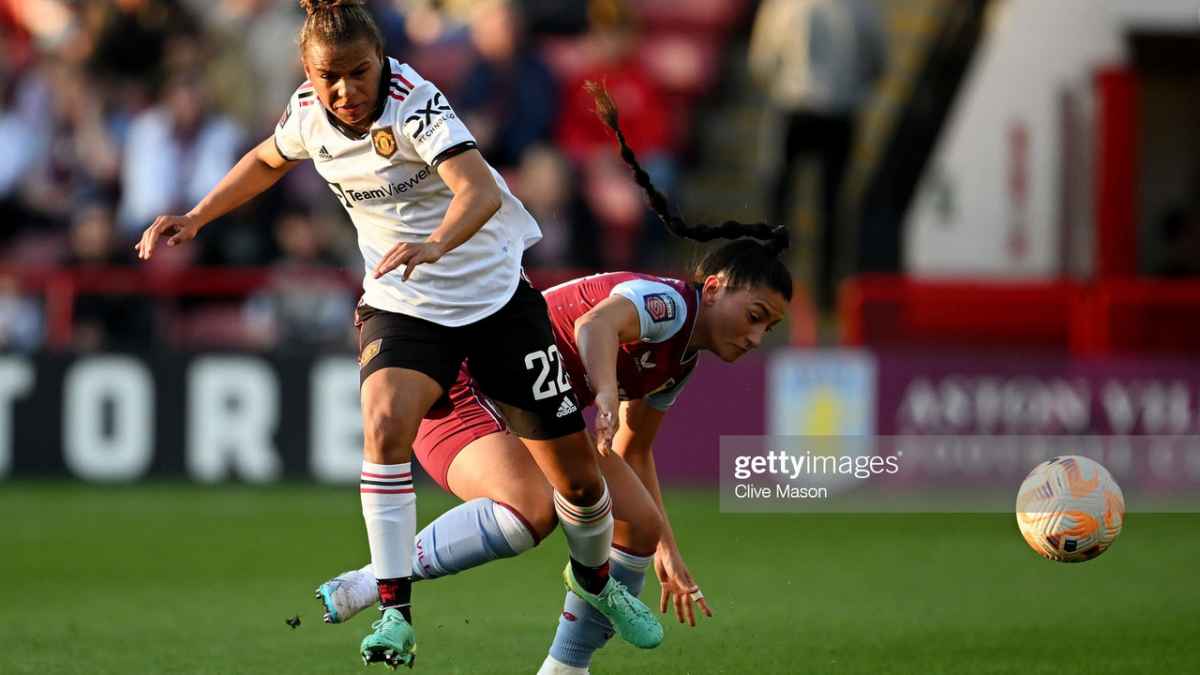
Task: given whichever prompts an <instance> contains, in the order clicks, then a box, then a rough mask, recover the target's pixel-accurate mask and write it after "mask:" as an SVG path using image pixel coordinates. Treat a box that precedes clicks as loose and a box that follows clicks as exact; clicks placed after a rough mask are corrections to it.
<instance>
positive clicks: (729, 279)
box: [317, 88, 792, 673]
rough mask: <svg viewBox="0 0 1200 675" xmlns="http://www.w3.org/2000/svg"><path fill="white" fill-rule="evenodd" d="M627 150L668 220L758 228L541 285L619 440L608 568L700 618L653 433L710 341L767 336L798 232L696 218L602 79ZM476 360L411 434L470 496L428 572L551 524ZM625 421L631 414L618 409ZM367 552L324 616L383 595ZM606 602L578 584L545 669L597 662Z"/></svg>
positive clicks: (426, 545)
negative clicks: (714, 243)
mask: <svg viewBox="0 0 1200 675" xmlns="http://www.w3.org/2000/svg"><path fill="white" fill-rule="evenodd" d="M593 94H594V95H595V96H596V97H597V103H598V109H599V111H600V112H601V116H602V117H603V118H604V119H605V120H606V122H608V124H609V126H611V127H612V128H613V129H614V130H615V131H616V133H617V138H618V141H619V142H620V144H621V153H622V156H623V157H624V158H625V160H626V161H627V162H628V163H629V164H630V166H631V167H632V168H633V170H634V175H635V177H636V179H637V182H638V183H639V184H640V185H641V186H642V187H643V188H644V189H645V190H646V192H647V194H648V195H649V197H650V201H651V204H652V205H653V206H654V209H655V211H656V212H657V213H658V214H659V215H660V217H662V218H663V220H664V222H666V223H667V225H668V227H669V228H670V229H671V231H672V232H675V233H676V234H680V235H682V236H684V237H689V238H696V239H701V240H707V239H711V238H713V237H714V236H723V237H731V238H736V237H741V236H744V235H749V236H751V237H756V238H760V239H763V240H765V241H766V244H765V245H764V244H760V243H758V242H755V241H751V240H748V239H742V240H739V241H735V242H732V243H729V244H726V245H724V246H722V247H721V248H719V249H717V250H715V251H713V252H712V253H710V254H709V255H708V256H706V257H705V258H704V259H703V261H702V262H701V263H700V265H699V266H698V269H697V270H696V275H695V282H694V283H687V282H683V281H678V280H674V279H665V278H660V277H655V276H650V275H646V274H634V273H628V272H618V273H612V274H599V275H595V276H590V277H584V278H582V279H576V280H574V281H570V282H567V283H565V284H562V285H560V286H556V287H554V288H552V289H550V290H548V291H546V292H545V296H546V300H547V303H548V304H549V307H550V319H551V323H552V324H553V325H554V331H555V341H556V345H557V353H558V355H559V357H560V358H561V360H562V363H563V364H565V366H566V372H567V374H568V375H569V377H570V380H571V382H572V383H573V384H574V389H575V392H576V394H577V395H578V396H579V403H580V404H582V405H588V404H590V403H593V402H594V403H595V405H596V407H597V413H598V414H597V428H596V434H597V444H598V445H599V446H600V448H601V450H602V451H604V450H606V449H608V448H612V449H613V450H615V451H616V452H615V454H606V455H604V456H603V457H602V458H601V461H600V466H601V469H602V471H603V472H604V476H605V479H606V481H607V484H608V486H609V489H610V490H611V491H612V496H613V514H614V517H615V518H616V521H617V522H616V531H615V537H614V541H613V550H612V560H611V562H612V564H611V570H612V574H613V575H614V576H617V577H618V578H619V579H620V580H621V581H622V582H623V583H625V585H626V586H627V587H628V588H629V589H630V590H631V591H632V592H634V593H635V594H636V593H638V592H639V591H640V590H641V588H642V585H643V582H644V572H645V570H646V568H647V567H648V566H649V564H650V562H651V560H652V559H653V560H654V561H655V571H656V573H657V574H658V577H659V580H660V582H661V586H662V594H661V597H660V609H661V610H662V611H663V612H665V611H666V610H667V605H668V602H673V603H674V605H675V612H676V615H677V617H678V618H679V620H680V621H681V622H683V621H685V620H686V621H687V622H688V623H690V624H692V625H695V615H694V608H693V604H692V603H693V602H699V604H700V607H701V609H702V610H703V611H704V612H705V613H706V614H708V615H709V616H711V612H710V610H709V608H708V604H707V602H706V601H705V600H704V597H703V595H702V594H701V593H700V589H699V587H698V586H697V585H696V583H695V582H694V581H693V579H692V577H691V574H690V572H689V571H688V569H687V566H686V565H685V564H684V562H683V559H682V556H681V555H680V552H679V548H678V545H677V543H676V541H675V536H674V533H673V532H672V530H671V526H670V521H669V519H668V518H667V515H666V511H665V508H664V506H663V503H662V496H661V493H660V490H659V485H658V478H657V475H656V471H655V467H654V457H653V454H652V452H651V448H652V446H653V443H654V438H655V435H656V434H657V432H658V428H659V425H660V424H661V422H662V419H663V416H664V415H665V414H666V411H667V410H668V409H669V408H670V406H671V405H672V404H673V403H674V401H675V399H676V397H677V396H678V395H679V392H680V390H681V389H682V387H683V385H684V383H685V382H686V381H687V379H688V378H689V377H690V375H691V373H692V369H693V368H694V367H695V365H696V362H697V360H698V358H697V357H698V355H699V352H701V351H709V352H712V353H714V354H716V355H717V357H718V358H720V359H721V360H723V361H726V362H732V361H735V360H737V359H738V358H740V357H741V356H742V355H744V354H745V353H746V352H748V351H749V350H751V349H754V348H755V347H757V346H758V345H759V343H760V342H761V340H762V337H763V335H764V333H765V332H766V331H768V330H770V328H771V327H772V326H774V325H775V324H776V323H777V322H778V321H779V320H780V319H782V318H783V316H784V313H785V312H786V309H787V305H788V302H789V301H790V299H791V296H792V279H791V276H790V275H789V273H788V270H787V268H786V267H785V266H784V265H783V263H782V262H780V260H779V258H778V254H779V252H780V251H781V250H782V249H783V248H784V247H785V246H786V245H787V232H786V230H784V229H782V228H769V227H767V226H765V225H762V224H755V225H743V224H740V223H733V222H728V223H725V224H723V225H721V226H719V227H716V228H708V227H704V226H689V225H687V224H686V223H684V222H683V221H682V220H680V219H679V218H676V217H673V216H671V215H670V214H669V212H668V210H667V204H666V200H665V198H663V197H662V195H661V194H660V193H658V191H657V190H656V189H655V188H654V186H653V185H652V184H651V183H650V180H649V178H648V176H647V175H646V174H645V172H644V171H642V169H641V167H640V166H639V165H638V163H637V159H636V157H635V156H634V154H633V152H632V151H631V150H630V149H629V147H628V146H627V145H626V143H625V140H624V136H623V135H622V134H621V131H620V127H619V126H618V124H617V120H616V110H615V108H614V107H613V106H612V103H611V101H610V100H609V99H608V97H607V96H606V95H605V94H604V92H603V90H602V89H600V88H593ZM472 368H473V364H471V363H469V362H468V364H467V366H466V367H465V368H464V369H463V370H462V372H461V373H460V374H459V378H458V381H457V382H456V383H455V385H454V387H453V388H452V389H451V392H450V398H451V401H452V403H453V409H452V410H451V411H450V413H449V414H447V415H445V416H443V417H438V418H431V419H426V420H425V421H424V422H423V423H422V425H421V429H420V432H419V433H418V435H417V441H416V444H415V446H414V449H415V451H416V454H417V458H418V459H419V460H420V462H421V465H422V466H423V467H424V468H425V469H426V471H427V472H428V473H429V474H430V475H431V476H432V477H433V479H434V480H436V481H437V482H438V484H439V485H441V486H442V487H443V488H444V489H446V490H447V491H449V492H451V493H453V494H455V495H457V496H458V497H459V498H461V499H463V500H464V502H465V503H463V504H461V505H459V506H457V507H455V508H454V509H451V510H450V511H448V512H446V513H445V514H443V515H442V516H441V517H439V518H438V519H437V520H435V521H434V522H433V523H431V524H430V525H429V526H428V527H426V528H425V529H424V530H422V531H421V533H420V534H419V535H417V542H416V545H415V547H414V548H415V556H416V557H415V559H414V561H413V568H414V571H415V574H416V575H417V576H418V577H420V578H425V579H429V578H436V577H440V576H445V575H447V574H454V573H456V572H461V571H463V570H465V569H469V568H471V567H475V566H477V565H481V564H483V563H486V562H488V561H491V560H495V559H497V558H502V557H511V556H514V555H517V554H519V553H521V552H523V551H525V550H528V549H530V548H532V547H533V546H534V545H536V543H537V542H538V541H540V540H541V539H542V538H543V537H545V536H546V535H547V534H548V533H549V532H550V531H551V530H553V529H554V525H555V510H554V509H552V508H551V492H552V491H551V487H550V486H549V485H548V484H547V483H546V482H545V481H544V480H543V479H542V478H541V476H540V475H539V473H538V471H537V467H536V465H535V464H534V462H533V461H532V459H531V458H530V456H529V453H528V452H526V451H525V448H524V447H523V445H522V444H521V442H520V441H519V440H518V439H516V438H514V437H513V436H512V435H510V434H508V433H506V431H505V426H504V424H503V422H502V420H501V418H500V417H499V416H498V415H496V414H495V413H494V411H493V410H492V408H491V406H490V404H489V401H488V400H487V398H486V397H485V396H481V395H480V393H479V391H478V386H477V385H476V383H475V382H474V381H473V378H472V373H471V369H472ZM617 420H620V424H619V425H618V424H617V422H616V421H617ZM374 589H375V584H374V579H373V578H372V577H371V574H370V567H369V566H368V567H365V568H363V569H362V570H353V571H350V572H346V573H344V574H342V575H339V576H338V577H337V578H335V579H333V580H331V581H329V582H326V583H325V584H322V585H321V587H320V588H318V589H317V597H318V598H319V599H320V600H321V601H322V603H323V604H324V606H325V612H326V616H325V620H326V621H327V622H330V623H338V622H341V621H345V620H346V619H348V618H349V617H351V616H353V615H354V614H355V613H357V612H358V611H361V610H362V609H364V608H366V607H368V606H370V605H371V604H372V603H373V602H374ZM609 630H610V629H609V625H608V624H607V622H605V621H604V619H603V617H602V616H600V615H599V614H597V613H596V612H595V611H594V610H592V609H590V608H589V607H588V606H587V605H586V604H584V603H582V602H580V601H579V599H578V598H576V597H574V596H573V595H572V594H570V593H568V594H567V597H566V601H565V606H564V609H563V613H562V616H561V618H560V619H559V628H558V632H557V634H556V636H555V640H554V644H553V645H552V646H551V649H550V654H549V656H548V657H547V658H546V661H545V663H544V664H543V666H542V671H541V672H542V673H583V672H586V669H587V667H588V664H589V663H590V660H591V656H592V654H593V653H594V652H595V650H596V649H598V648H599V647H600V646H602V645H603V644H604V643H605V642H606V640H607V637H608V635H610V633H609Z"/></svg>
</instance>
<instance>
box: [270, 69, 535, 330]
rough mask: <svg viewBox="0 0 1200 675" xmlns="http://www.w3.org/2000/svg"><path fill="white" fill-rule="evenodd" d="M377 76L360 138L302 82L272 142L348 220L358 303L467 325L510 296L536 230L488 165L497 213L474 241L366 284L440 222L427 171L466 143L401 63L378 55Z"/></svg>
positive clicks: (438, 195)
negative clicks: (357, 258)
mask: <svg viewBox="0 0 1200 675" xmlns="http://www.w3.org/2000/svg"><path fill="white" fill-rule="evenodd" d="M383 77H384V79H385V80H387V83H388V84H387V87H386V93H381V96H384V104H383V105H384V107H383V112H382V114H380V116H379V118H378V119H377V120H375V122H374V123H373V124H372V125H371V131H370V133H368V134H366V135H364V136H362V137H361V138H356V137H354V136H356V134H353V133H348V131H344V130H343V129H344V126H341V125H337V126H335V124H334V123H333V122H332V121H331V120H330V117H329V115H328V114H327V113H326V111H325V108H324V107H323V106H322V105H321V103H320V101H318V100H317V96H316V93H315V91H314V90H313V88H312V85H311V84H310V83H308V82H305V83H304V84H303V85H302V86H301V87H300V88H299V89H297V90H296V92H295V93H294V94H292V98H291V100H290V101H289V102H288V106H287V109H286V110H285V111H284V113H283V117H282V118H281V119H280V120H279V125H278V126H277V127H276V129H275V145H276V147H277V148H278V149H279V152H280V154H282V155H283V156H284V157H285V158H287V159H290V160H297V159H312V160H313V162H314V163H315V165H316V170H317V173H319V174H320V175H321V177H322V178H324V179H325V181H326V182H327V183H329V187H330V189H332V190H333V193H334V194H335V195H336V196H337V198H338V200H339V201H341V203H342V206H343V207H345V209H346V213H348V214H350V220H351V221H353V222H354V227H355V228H356V229H357V230H358V245H359V249H360V250H361V251H362V255H363V260H364V262H365V264H366V275H365V276H364V278H363V301H364V302H365V303H367V304H368V305H371V306H372V307H375V308H377V309H382V310H386V311H389V312H397V313H400V314H407V315H409V316H415V317H419V318H421V319H426V320H428V321H432V322H434V323H438V324H441V325H443V326H462V325H465V324H469V323H473V322H475V321H478V320H480V319H483V318H484V317H486V316H488V315H490V314H492V313H493V312H495V311H496V310H498V309H500V308H501V307H502V306H504V304H505V303H506V302H507V301H508V300H509V298H511V297H512V294H513V291H514V290H516V287H517V282H518V280H519V279H520V266H521V256H522V254H523V253H524V252H525V249H526V248H529V247H530V246H532V245H533V244H534V243H535V242H537V241H538V240H539V239H541V236H542V235H541V231H540V230H539V229H538V226H537V223H536V222H535V221H534V219H533V216H531V215H529V212H528V211H526V210H525V207H524V206H523V205H522V204H521V202H520V200H518V199H517V198H516V197H514V196H513V194H512V193H511V192H510V191H509V189H508V185H506V184H505V182H504V179H503V178H501V177H500V174H499V173H497V172H496V170H495V169H492V175H493V176H494V177H495V179H496V183H497V184H498V185H499V186H500V193H501V206H500V210H499V211H497V212H496V214H495V215H494V216H492V218H491V219H490V220H488V222H487V223H486V224H484V226H483V227H482V228H481V229H480V230H479V231H478V232H477V233H476V234H475V235H474V236H472V237H471V238H470V239H468V240H467V241H466V243H464V244H463V245H461V246H459V247H458V248H456V249H454V250H453V251H451V252H449V253H447V254H446V255H445V256H443V257H442V258H441V260H438V261H437V262H436V263H432V264H429V263H426V264H423V265H418V266H417V267H416V268H414V270H413V274H412V276H411V277H409V280H408V281H401V275H402V274H403V271H404V268H403V266H401V267H400V268H399V269H396V270H394V271H392V272H390V273H388V274H386V275H384V276H383V277H382V278H380V279H374V278H372V275H371V270H373V269H374V268H375V265H376V264H377V263H378V262H379V261H380V260H381V259H382V258H383V256H384V255H385V254H386V253H387V252H388V251H389V250H391V248H392V247H393V246H395V245H396V244H397V243H398V242H402V241H406V242H421V241H424V240H425V239H426V238H427V237H428V236H429V235H430V234H431V233H432V232H433V231H434V230H435V229H436V228H437V227H438V225H440V224H441V222H442V218H443V217H444V216H445V214H446V209H447V208H448V207H449V205H450V199H451V198H452V197H453V193H452V192H451V191H450V188H448V187H447V186H446V184H445V183H444V182H442V179H441V178H440V177H439V176H438V174H437V165H438V163H439V162H440V161H441V160H443V159H446V158H448V157H452V156H454V155H455V154H457V153H458V152H459V151H462V150H463V149H469V148H472V147H474V143H475V139H474V138H473V137H472V136H471V133H470V132H469V131H467V128H466V126H464V125H463V123H462V121H461V120H459V119H458V117H457V116H456V115H455V114H454V111H453V110H452V109H451V108H450V104H449V103H448V102H447V101H446V97H445V96H444V95H443V94H442V93H441V92H440V91H438V89H437V87H435V86H434V85H433V83H432V82H429V81H428V80H425V79H424V78H422V77H421V76H420V75H418V74H417V73H416V71H414V70H413V69H412V68H410V67H409V66H408V65H407V64H401V63H400V62H398V61H396V60H395V59H392V58H388V59H387V60H386V63H385V70H384V73H383ZM382 91H383V87H382V85H381V92H382ZM489 168H490V167H489Z"/></svg>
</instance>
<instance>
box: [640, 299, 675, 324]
mask: <svg viewBox="0 0 1200 675" xmlns="http://www.w3.org/2000/svg"><path fill="white" fill-rule="evenodd" d="M645 304H646V313H647V314H649V315H650V318H651V319H653V320H654V322H655V323H662V322H663V321H671V320H673V319H674V318H675V299H674V298H672V297H671V296H669V295H667V294H666V293H651V294H649V295H647V296H646V299H645Z"/></svg>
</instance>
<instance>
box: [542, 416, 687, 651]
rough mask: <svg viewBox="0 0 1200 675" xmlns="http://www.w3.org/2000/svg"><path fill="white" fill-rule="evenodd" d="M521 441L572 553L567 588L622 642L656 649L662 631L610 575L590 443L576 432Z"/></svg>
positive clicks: (602, 487) (603, 488)
mask: <svg viewBox="0 0 1200 675" xmlns="http://www.w3.org/2000/svg"><path fill="white" fill-rule="evenodd" d="M523 440H524V443H525V445H526V447H528V448H529V453H530V454H531V455H532V456H533V458H534V461H536V462H537V464H538V468H539V469H541V472H542V474H543V475H544V476H545V477H546V479H547V480H548V481H549V482H550V484H551V485H552V486H553V487H554V508H555V511H556V512H557V513H558V520H559V524H560V525H561V526H562V529H563V533H564V534H565V535H566V537H567V547H568V548H569V549H570V553H571V560H570V562H569V563H568V564H567V567H566V569H564V570H563V581H564V582H565V583H566V585H567V588H568V589H569V590H571V591H572V592H574V593H575V594H576V595H578V596H579V597H580V598H582V599H583V600H584V601H586V602H587V603H588V604H589V605H591V606H592V607H593V608H595V609H596V610H597V611H598V612H600V613H601V614H603V615H604V616H606V617H608V619H609V621H610V622H611V623H612V626H613V628H614V630H616V632H617V634H618V635H620V636H621V638H622V639H624V640H625V641H627V642H629V643H630V644H633V645H634V646H637V647H641V648H643V649H649V648H652V647H656V646H658V644H659V643H660V642H662V635H663V633H662V626H661V625H660V624H659V623H658V620H657V619H656V618H655V617H654V614H653V613H652V612H651V611H650V609H649V608H648V607H646V605H644V604H643V603H642V602H641V601H640V600H638V599H637V598H636V597H635V596H633V595H631V594H630V593H629V591H628V589H626V588H625V586H624V584H622V583H621V582H620V581H618V580H616V579H613V578H612V577H611V576H610V574H609V557H610V555H611V550H612V543H613V517H612V501H611V497H610V495H609V490H608V486H607V485H606V484H605V481H604V477H603V476H602V475H601V472H600V466H599V464H598V462H597V460H596V458H597V454H596V450H595V449H594V447H593V446H592V442H591V439H590V438H589V437H588V435H587V434H586V433H585V432H583V431H579V432H576V433H573V434H568V435H566V436H562V437H560V438H556V439H554V440H549V441H546V440H533V439H523Z"/></svg>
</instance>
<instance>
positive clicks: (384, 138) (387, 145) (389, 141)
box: [371, 127, 396, 157]
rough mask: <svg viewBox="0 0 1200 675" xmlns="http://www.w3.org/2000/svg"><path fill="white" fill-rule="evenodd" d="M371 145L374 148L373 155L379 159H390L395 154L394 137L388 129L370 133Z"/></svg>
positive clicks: (384, 128)
mask: <svg viewBox="0 0 1200 675" xmlns="http://www.w3.org/2000/svg"><path fill="white" fill-rule="evenodd" d="M371 145H373V146H375V154H377V155H379V156H380V157H391V156H392V155H394V154H396V136H395V135H394V134H393V133H392V130H391V129H390V128H388V127H383V128H381V129H376V130H374V131H372V132H371Z"/></svg>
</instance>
